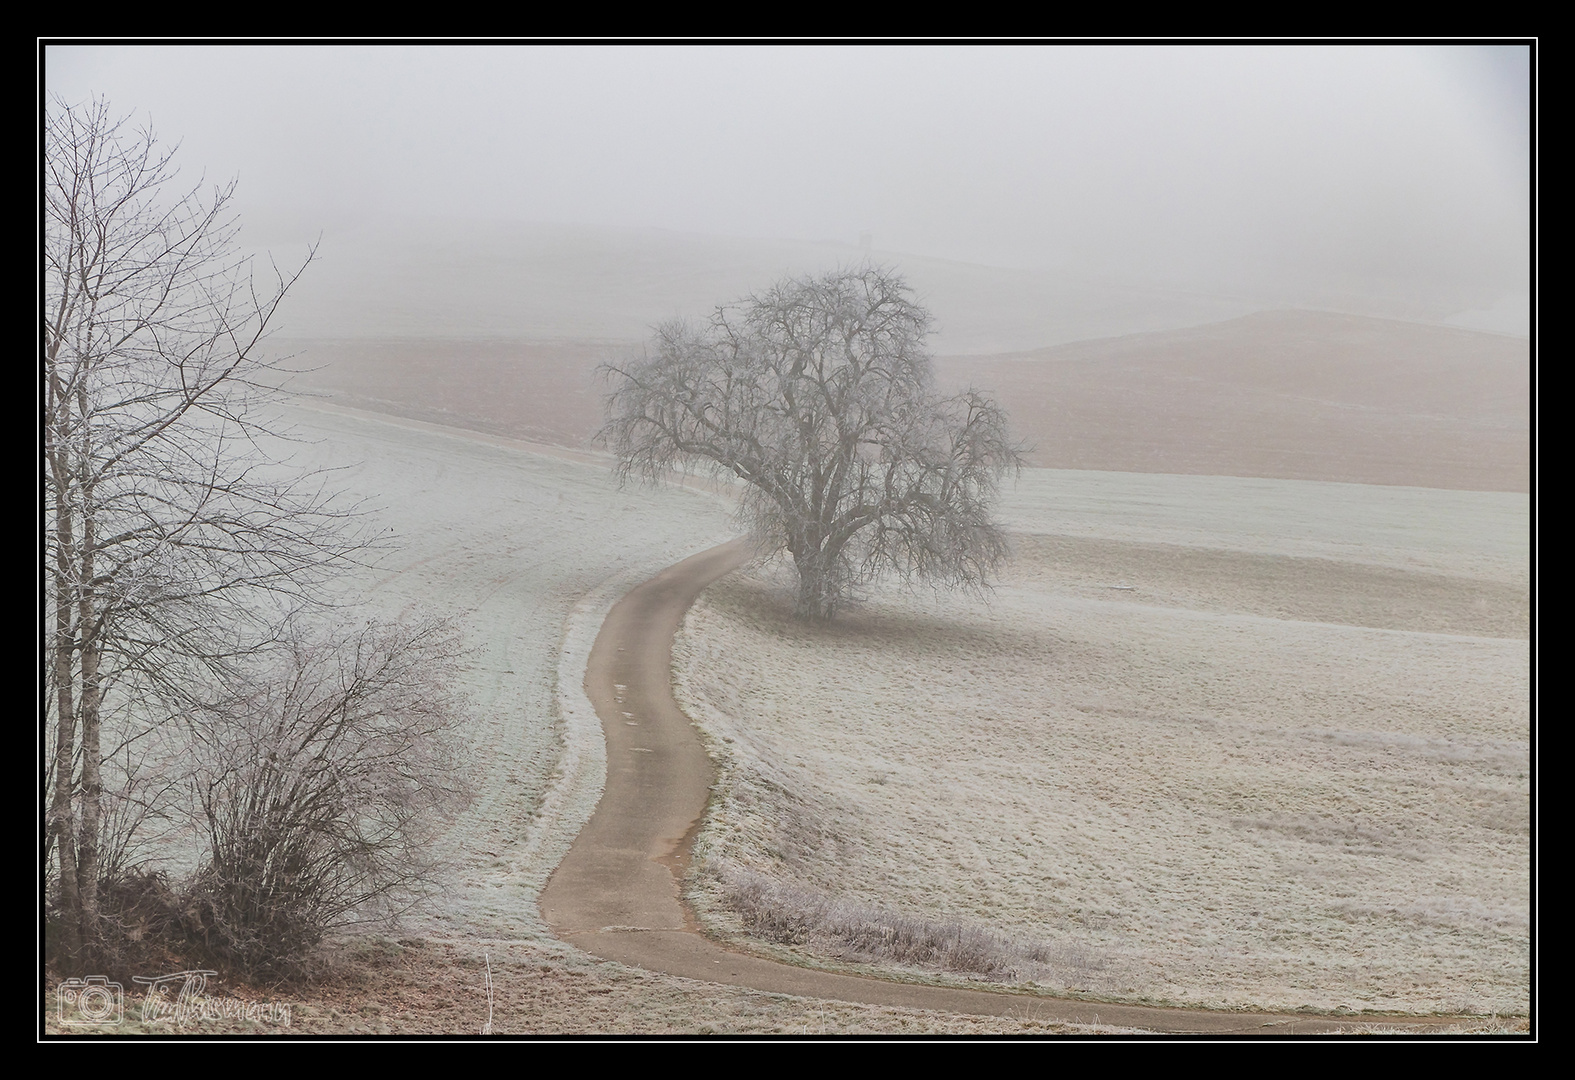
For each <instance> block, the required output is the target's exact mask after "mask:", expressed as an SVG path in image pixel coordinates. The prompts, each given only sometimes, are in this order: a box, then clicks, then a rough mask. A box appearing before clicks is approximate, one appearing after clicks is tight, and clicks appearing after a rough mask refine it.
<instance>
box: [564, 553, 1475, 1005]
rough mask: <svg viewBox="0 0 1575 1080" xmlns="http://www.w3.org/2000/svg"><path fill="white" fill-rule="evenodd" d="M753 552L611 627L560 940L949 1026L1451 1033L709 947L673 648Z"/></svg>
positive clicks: (698, 975)
mask: <svg viewBox="0 0 1575 1080" xmlns="http://www.w3.org/2000/svg"><path fill="white" fill-rule="evenodd" d="M749 553H750V548H749V545H748V542H747V541H744V540H735V541H732V542H731V543H727V544H723V545H721V546H720V547H716V548H712V549H711V550H709V551H705V552H702V553H700V554H699V555H695V556H693V557H691V558H689V559H686V560H684V561H683V562H681V563H679V564H677V565H676V566H672V567H669V568H668V569H667V570H664V571H663V572H662V573H660V574H658V575H657V576H656V577H654V578H652V579H651V580H650V581H648V582H646V583H645V584H643V585H641V586H639V587H638V588H636V589H634V590H633V591H631V592H630V593H629V594H628V595H627V596H625V597H624V598H623V599H622V600H620V601H619V602H618V603H617V604H616V605H615V606H614V607H613V609H612V611H611V612H609V614H608V616H607V620H606V622H605V623H603V625H602V629H601V632H600V634H598V636H597V638H596V643H595V646H594V647H593V649H592V651H591V657H590V662H589V665H588V666H587V669H586V674H585V689H586V693H587V694H588V695H589V697H590V700H591V703H592V704H593V705H594V706H595V708H596V712H597V715H599V716H600V717H601V720H602V729H603V731H604V732H605V734H606V738H607V785H606V788H605V790H604V791H603V793H602V798H601V802H600V803H599V804H598V805H597V808H596V812H595V814H594V815H593V816H592V817H591V820H590V821H589V822H588V823H587V824H586V826H585V828H584V829H583V830H582V831H581V832H580V835H579V836H578V837H577V838H576V839H575V841H574V845H573V847H572V848H571V849H570V851H569V854H568V856H567V857H566V858H565V859H564V860H563V862H562V863H561V864H560V865H559V866H558V869H557V870H556V871H555V872H554V873H553V875H552V878H551V879H550V880H549V881H548V883H547V887H546V888H545V889H544V890H543V891H542V894H541V911H542V915H543V917H544V918H545V919H546V921H547V923H548V925H549V926H551V927H552V929H553V931H554V933H556V934H557V935H558V936H559V937H560V938H562V939H564V940H565V941H568V942H571V943H572V944H574V945H576V946H578V947H579V948H581V949H584V950H585V951H587V952H589V953H592V954H593V955H596V956H600V957H603V958H605V959H608V960H616V961H619V962H621V963H625V964H631V965H634V966H637V967H642V968H646V969H648V970H652V971H663V972H668V973H670V974H673V975H679V976H683V977H686V978H693V979H703V980H706V981H709V982H717V983H727V984H730V985H735V986H747V987H752V988H755V989H759V990H765V991H768V992H772V993H780V994H794V995H799V996H804V997H822V998H833V999H838V1000H842V1001H853V1002H863V1003H867V1004H875V1005H897V1006H905V1007H908V1008H918V1009H934V1010H939V1011H943V1012H952V1013H969V1014H979V1015H992V1016H1017V1017H1024V1018H1037V1019H1042V1020H1060V1021H1066V1022H1071V1023H1096V1022H1098V1023H1103V1024H1113V1025H1117V1026H1122V1027H1134V1028H1142V1029H1145V1030H1149V1031H1162V1032H1178V1033H1196V1034H1311V1033H1318V1032H1337V1031H1352V1030H1359V1029H1362V1028H1367V1027H1383V1028H1387V1029H1391V1030H1404V1031H1408V1032H1426V1031H1430V1030H1438V1029H1439V1028H1441V1027H1443V1026H1446V1024H1447V1021H1445V1020H1444V1019H1443V1018H1429V1019H1427V1020H1421V1019H1418V1018H1416V1017H1403V1016H1373V1015H1368V1014H1364V1015H1362V1016H1360V1017H1356V1016H1352V1017H1334V1016H1315V1015H1308V1014H1287V1013H1276V1014H1271V1013H1256V1012H1212V1011H1205V1010H1193V1009H1160V1008H1150V1007H1145V1006H1135V1005H1119V1004H1111V1003H1107V1002H1098V1003H1094V1002H1083V1001H1070V1000H1065V999H1059V998H1050V997H1042V996H1037V995H1030V994H1009V993H993V992H989V991H983V990H958V989H950V988H946V987H937V986H925V985H916V984H912V983H901V982H889V981H886V980H882V979H876V978H863V977H857V976H849V975H838V974H833V973H830V972H823V971H817V970H814V969H810V968H801V967H794V966H791V965H787V964H780V963H776V962H774V961H770V960H765V959H762V958H760V957H756V956H750V955H747V954H744V953H739V952H735V951H732V950H730V949H725V948H723V947H721V946H719V945H717V944H716V943H714V942H712V941H710V940H709V939H707V938H705V937H703V936H702V935H701V934H700V932H699V930H698V928H697V927H696V925H695V922H694V919H693V917H692V916H691V914H690V913H689V911H688V910H687V908H686V907H685V905H684V904H683V901H682V898H681V885H680V883H681V881H682V879H683V876H684V872H685V870H686V868H687V865H688V858H689V848H690V843H691V841H692V839H693V836H694V833H695V830H696V829H698V827H699V825H700V820H701V817H702V816H703V815H704V813H705V807H706V801H707V798H708V797H709V793H710V789H711V786H712V784H713V782H714V781H715V768H714V766H713V765H712V762H711V760H710V758H709V757H707V755H706V753H705V750H704V749H703V748H702V746H701V743H700V739H699V736H698V735H697V734H696V732H695V730H694V728H693V726H692V724H691V723H690V721H689V718H688V717H687V716H685V715H684V713H683V712H682V711H681V710H680V709H679V708H678V705H677V703H676V702H674V700H673V696H672V647H673V635H674V634H675V633H676V632H677V630H678V627H679V623H680V621H681V620H682V619H683V616H684V612H686V611H687V610H688V609H689V605H690V604H692V603H693V602H694V599H695V597H697V596H698V595H699V594H700V592H701V590H703V589H704V588H705V587H706V586H707V585H709V584H711V583H712V582H713V581H716V580H717V579H718V578H720V577H722V576H723V575H725V574H727V573H729V572H731V571H732V570H734V569H736V568H737V567H738V566H740V565H741V564H742V563H743V562H744V561H745V560H746V559H747V558H748V556H749Z"/></svg>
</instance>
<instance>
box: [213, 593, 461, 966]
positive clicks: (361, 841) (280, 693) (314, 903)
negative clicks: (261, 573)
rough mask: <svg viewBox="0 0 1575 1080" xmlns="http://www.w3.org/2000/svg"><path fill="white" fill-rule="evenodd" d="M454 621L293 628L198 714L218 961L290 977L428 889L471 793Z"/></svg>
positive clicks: (297, 626) (298, 626) (290, 627)
mask: <svg viewBox="0 0 1575 1080" xmlns="http://www.w3.org/2000/svg"><path fill="white" fill-rule="evenodd" d="M458 655H459V636H458V633H457V631H456V630H455V629H454V628H453V627H452V626H451V625H449V624H447V623H442V622H427V623H424V624H422V625H419V626H415V627H405V626H388V625H381V624H376V623H370V624H367V625H365V626H363V627H361V628H359V629H356V630H349V631H346V630H343V629H333V628H329V629H328V630H326V631H322V632H318V633H311V632H309V631H307V630H306V629H304V628H303V627H301V626H300V625H299V624H294V623H292V624H291V625H290V626H289V627H287V630H286V632H285V634H284V635H283V639H282V641H281V642H280V646H279V648H278V649H276V650H274V655H272V656H271V657H270V658H269V659H268V660H267V661H265V662H263V663H260V664H257V665H253V667H252V669H251V671H250V674H249V675H248V676H246V677H244V678H240V679H237V680H235V681H234V685H232V686H230V687H229V688H228V690H227V692H226V693H225V694H224V695H222V696H221V697H220V698H218V699H216V700H214V701H212V702H210V703H207V704H205V705H204V706H203V707H202V708H201V710H200V713H199V715H197V716H196V717H194V720H195V723H194V725H193V739H192V747H193V756H194V762H193V766H194V771H193V774H192V776H193V778H192V786H193V795H194V800H193V801H194V805H195V806H196V807H197V808H199V810H200V814H201V818H202V822H203V825H204V827H205V828H206V831H207V834H208V842H209V854H208V859H207V861H206V864H205V865H204V866H203V868H202V870H201V871H200V872H199V874H198V875H197V878H196V881H195V883H194V887H193V891H192V897H193V899H194V901H195V902H196V905H197V908H198V913H197V914H198V920H199V923H200V926H201V929H202V931H203V933H204V936H205V937H206V938H207V943H208V947H209V949H211V950H212V951H213V954H214V955H215V957H216V958H217V959H221V960H224V961H228V963H229V964H230V965H232V966H234V967H235V968H237V969H238V970H240V971H242V972H244V973H246V974H248V975H251V976H274V975H281V974H288V973H289V972H290V971H291V970H292V969H294V968H295V967H296V966H297V965H298V963H299V961H300V960H301V959H302V957H304V955H305V954H306V952H307V951H308V950H310V949H311V948H312V947H313V946H314V945H316V944H317V943H318V942H319V941H321V940H322V938H323V936H324V935H325V934H326V933H327V932H328V931H330V930H332V929H335V928H337V927H341V926H345V925H349V924H352V923H360V922H366V921H386V920H387V919H388V918H390V917H391V916H393V915H395V914H397V913H398V912H399V911H401V910H403V909H404V908H406V907H408V906H409V904H410V903H412V902H414V900H415V899H417V898H418V897H420V896H421V895H423V894H424V893H425V892H427V891H429V890H430V888H431V886H432V885H433V883H434V874H435V871H436V869H437V863H436V861H435V860H434V859H433V858H432V855H431V844H432V841H433V840H434V839H435V837H436V836H437V834H438V832H439V831H440V829H441V826H442V825H443V823H444V822H446V821H447V820H448V819H449V818H450V817H451V816H452V814H453V813H455V812H457V811H458V810H459V809H460V808H462V807H463V806H464V805H465V804H466V803H467V802H468V801H469V796H470V783H469V764H468V762H469V752H468V748H467V747H466V746H465V745H464V744H463V743H462V742H461V740H460V738H459V733H460V731H461V729H462V727H463V725H464V723H465V708H464V705H463V703H462V700H461V699H460V698H459V697H458V696H457V695H456V694H455V693H454V692H453V690H452V689H451V685H450V684H451V680H452V676H453V673H454V665H455V662H456V660H457V658H458Z"/></svg>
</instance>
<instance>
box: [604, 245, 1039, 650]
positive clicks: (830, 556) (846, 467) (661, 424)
mask: <svg viewBox="0 0 1575 1080" xmlns="http://www.w3.org/2000/svg"><path fill="white" fill-rule="evenodd" d="M930 323H931V318H930V314H929V313H928V312H927V311H926V310H925V309H924V308H923V307H922V306H920V305H919V304H918V303H916V302H915V301H914V300H913V298H912V291H911V290H910V289H909V288H908V287H907V285H906V284H905V283H904V281H903V280H902V278H901V277H899V276H898V275H896V274H895V273H893V272H891V271H889V270H887V269H884V268H881V267H863V268H859V269H853V270H845V271H839V272H835V273H830V274H826V275H823V276H820V277H814V278H808V277H806V278H794V279H788V280H784V281H781V282H779V283H777V284H776V285H774V286H773V287H772V288H771V289H769V290H768V291H766V292H765V293H762V294H760V295H757V296H751V297H749V298H747V299H745V300H743V301H740V302H739V303H738V304H736V305H733V306H731V307H722V308H718V309H717V311H716V313H715V314H714V315H713V316H712V317H711V319H710V321H709V322H708V323H707V324H706V325H704V326H701V327H695V326H691V325H688V324H685V323H682V322H672V323H668V324H665V325H663V326H661V327H659V328H658V329H657V332H656V338H655V342H654V350H655V355H654V356H653V355H649V354H648V355H647V357H646V358H645V359H644V360H643V361H641V362H639V363H635V364H631V365H627V366H622V367H619V366H609V367H607V368H605V369H604V371H605V372H606V373H607V375H608V377H609V378H611V379H612V380H614V382H615V384H616V386H615V389H614V390H613V392H612V394H611V395H610V396H609V398H608V403H607V408H608V421H607V423H606V425H605V426H604V427H603V428H602V432H601V437H602V438H603V439H604V440H605V441H606V442H607V444H608V445H609V446H610V447H611V449H612V450H613V451H614V452H615V453H616V454H617V455H618V460H619V470H620V475H621V476H622V477H624V478H628V477H631V476H637V477H640V478H642V479H645V480H648V481H652V482H654V481H657V480H659V479H661V478H662V477H663V476H664V475H666V474H667V473H668V471H669V470H671V469H672V468H674V467H686V468H687V467H691V466H700V467H702V468H708V469H710V470H711V471H712V472H713V473H715V474H717V475H731V476H736V477H739V478H740V479H742V480H744V481H745V482H746V483H747V485H748V486H747V487H746V489H745V493H744V497H743V503H742V506H741V508H740V510H741V513H742V515H743V517H744V518H745V520H746V521H748V522H749V524H750V525H751V526H752V527H753V528H754V529H755V530H756V532H757V533H758V534H759V535H760V536H762V537H763V538H764V539H765V540H766V542H767V546H768V547H769V549H770V550H772V551H781V550H784V549H785V550H786V551H787V552H788V553H789V554H791V555H792V557H793V562H794V565H795V567H796V568H797V570H798V576H799V588H798V598H797V603H796V606H795V614H796V615H797V616H798V617H800V618H804V619H811V620H824V619H829V618H831V616H832V615H833V614H834V613H835V611H836V609H837V607H838V605H839V604H840V603H841V602H842V601H843V600H844V599H845V598H846V597H847V595H848V592H849V590H850V588H852V587H853V586H854V585H856V584H857V583H859V582H863V581H868V580H871V579H873V578H875V577H877V576H879V575H880V574H882V573H884V572H887V571H891V572H895V573H896V574H898V575H900V576H902V577H903V578H905V579H910V580H912V579H919V580H925V581H930V582H936V583H943V584H948V585H953V586H962V587H978V586H981V585H983V584H985V583H986V581H987V579H988V576H989V575H990V574H991V573H992V572H993V571H994V570H995V569H996V568H997V567H998V566H999V564H1000V563H1001V561H1002V560H1003V559H1004V558H1005V556H1006V554H1007V546H1006V541H1005V538H1004V536H1003V535H1002V533H1001V531H1000V529H999V528H998V527H997V526H996V525H995V524H994V523H993V522H992V520H991V518H990V506H991V502H992V500H993V498H994V496H995V494H996V491H997V485H998V483H999V480H1000V477H1001V476H1002V475H1003V473H1004V472H1005V471H1006V470H1008V469H1015V468H1016V467H1018V465H1019V462H1020V455H1019V452H1018V450H1017V448H1016V447H1015V446H1014V445H1013V444H1012V443H1011V442H1010V440H1009V439H1008V436H1007V430H1006V417H1005V414H1004V413H1003V412H1002V411H1001V409H1000V408H999V407H998V406H996V405H995V404H994V403H993V402H991V401H990V400H988V399H987V398H986V397H985V396H984V395H982V394H980V393H978V392H976V391H973V390H969V391H967V392H965V393H963V394H960V395H958V396H956V397H951V398H945V399H942V398H940V397H939V396H938V395H936V393H935V392H934V389H933V379H932V375H931V364H930V358H929V355H928V353H927V352H926V351H925V348H924V339H925V335H926V333H927V332H928V330H929V327H930Z"/></svg>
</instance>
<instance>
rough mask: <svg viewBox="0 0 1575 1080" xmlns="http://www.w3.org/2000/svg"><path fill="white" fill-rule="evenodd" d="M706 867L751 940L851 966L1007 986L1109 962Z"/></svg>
mask: <svg viewBox="0 0 1575 1080" xmlns="http://www.w3.org/2000/svg"><path fill="white" fill-rule="evenodd" d="M709 869H710V872H711V873H713V874H714V875H716V877H717V878H718V879H719V880H720V882H721V885H722V896H723V899H724V900H725V901H726V903H727V904H728V906H729V907H730V908H732V910H733V911H734V912H736V913H737V914H738V916H739V918H740V919H741V920H742V922H743V925H744V928H745V929H746V930H747V931H748V932H749V933H750V934H751V935H753V936H754V937H757V938H761V939H763V940H766V941H773V942H777V943H780V944H783V945H793V946H803V947H805V948H807V949H808V950H809V951H811V952H815V953H820V954H822V955H827V956H832V957H835V958H837V959H839V960H845V961H849V962H851V963H874V964H896V965H898V966H901V967H911V968H920V969H927V970H932V971H940V972H945V973H948V974H957V975H966V976H981V977H983V978H986V979H988V980H990V981H992V982H1004V983H1021V982H1040V981H1045V982H1057V983H1059V982H1062V981H1063V980H1062V979H1060V978H1058V976H1059V975H1060V974H1062V973H1063V972H1065V971H1066V969H1068V968H1074V969H1080V970H1081V971H1082V972H1083V973H1084V974H1085V975H1092V974H1094V973H1096V972H1098V971H1099V970H1101V969H1103V968H1104V967H1105V966H1106V965H1105V963H1104V962H1103V961H1101V960H1099V959H1098V958H1096V957H1095V956H1094V955H1093V954H1092V953H1091V952H1089V951H1088V950H1086V949H1079V948H1077V947H1075V946H1072V947H1061V946H1054V945H1050V944H1046V943H1038V944H1031V945H1030V944H1024V943H1022V942H1018V941H1014V940H1012V939H1010V938H1008V937H1006V936H1005V935H1003V934H999V933H996V932H994V931H992V930H989V929H986V928H984V927H981V926H976V925H969V924H967V923H963V922H960V921H958V920H955V919H927V918H923V917H921V916H917V915H913V914H908V913H905V912H901V911H897V910H895V909H892V908H888V907H881V906H878V905H874V904H863V903H859V902H857V901H854V900H849V899H846V898H837V897H831V896H827V895H826V894H824V893H821V892H819V891H817V890H815V889H810V888H805V887H804V886H802V885H794V884H790V883H786V882H781V881H777V880H774V879H772V878H769V877H767V876H765V875H763V874H754V873H750V872H748V871H744V870H737V869H731V868H728V867H726V866H721V867H716V866H713V867H711V868H709ZM1082 981H1086V979H1085V980H1082Z"/></svg>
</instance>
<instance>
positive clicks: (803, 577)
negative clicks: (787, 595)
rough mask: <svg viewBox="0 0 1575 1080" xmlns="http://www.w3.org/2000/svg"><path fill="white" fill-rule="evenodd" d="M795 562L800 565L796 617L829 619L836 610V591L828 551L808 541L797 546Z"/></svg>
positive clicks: (795, 608)
mask: <svg viewBox="0 0 1575 1080" xmlns="http://www.w3.org/2000/svg"><path fill="white" fill-rule="evenodd" d="M793 565H794V566H795V567H797V568H798V599H797V601H795V603H794V604H793V617H794V618H795V619H802V620H804V621H806V622H825V621H826V620H828V619H830V618H831V616H832V615H834V614H835V613H836V609H837V594H836V586H835V583H834V582H833V581H832V579H831V567H830V564H829V562H828V561H827V559H826V556H825V553H824V552H823V551H820V550H819V549H818V547H814V546H810V545H808V544H806V545H805V546H803V547H801V548H798V549H795V550H794V552H793Z"/></svg>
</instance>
